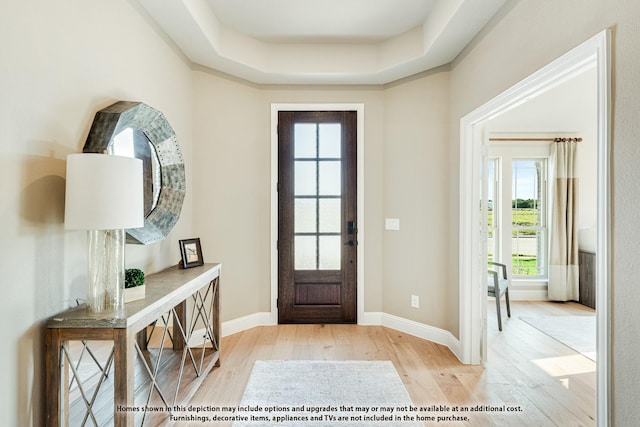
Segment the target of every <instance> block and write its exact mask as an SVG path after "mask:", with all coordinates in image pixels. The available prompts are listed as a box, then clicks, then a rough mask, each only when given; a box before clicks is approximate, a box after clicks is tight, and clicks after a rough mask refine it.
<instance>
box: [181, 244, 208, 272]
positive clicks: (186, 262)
mask: <svg viewBox="0 0 640 427" xmlns="http://www.w3.org/2000/svg"><path fill="white" fill-rule="evenodd" d="M180 254H181V255H182V268H190V267H196V266H198V265H202V264H204V260H203V259H202V247H201V246H200V239H198V238H196V239H185V240H180Z"/></svg>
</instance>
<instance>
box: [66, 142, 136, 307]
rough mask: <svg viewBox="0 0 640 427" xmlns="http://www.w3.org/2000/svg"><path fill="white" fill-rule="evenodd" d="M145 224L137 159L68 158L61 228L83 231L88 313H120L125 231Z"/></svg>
mask: <svg viewBox="0 0 640 427" xmlns="http://www.w3.org/2000/svg"><path fill="white" fill-rule="evenodd" d="M143 225H144V213H143V186H142V161H141V160H140V159H135V158H130V157H122V156H113V155H108V154H94V153H82V154H70V155H69V156H67V184H66V195H65V216H64V227H65V228H66V229H70V230H87V239H88V249H89V253H88V276H89V278H88V289H87V297H86V300H87V306H88V309H89V311H90V312H92V313H95V314H114V315H116V316H117V315H118V314H121V313H122V312H123V310H124V270H125V263H124V244H125V231H124V229H125V228H137V227H142V226H143Z"/></svg>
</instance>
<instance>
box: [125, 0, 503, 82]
mask: <svg viewBox="0 0 640 427" xmlns="http://www.w3.org/2000/svg"><path fill="white" fill-rule="evenodd" d="M137 1H138V2H139V3H140V4H141V5H142V6H143V7H144V8H145V9H146V10H147V11H148V12H149V14H150V15H151V17H152V18H153V19H154V20H155V21H156V22H157V23H158V24H159V25H160V26H161V27H162V29H163V30H164V31H165V32H166V33H167V35H168V36H169V37H170V38H171V39H172V40H173V41H174V42H175V43H176V45H177V46H178V47H179V48H180V49H181V50H182V52H183V53H184V54H185V55H186V56H187V57H188V58H189V59H190V60H191V61H192V62H193V63H195V64H199V65H202V66H204V67H208V68H212V69H215V70H219V71H222V72H224V73H228V74H232V75H234V76H237V77H240V78H243V79H246V80H249V81H252V82H255V83H259V84H385V83H389V82H392V81H394V80H398V79H401V78H403V77H407V76H410V75H413V74H416V73H419V72H422V71H425V70H428V69H432V68H435V67H438V66H441V65H444V64H448V63H449V62H451V61H452V60H453V59H454V58H455V57H456V56H457V55H458V54H459V53H460V51H461V50H462V49H463V48H464V47H465V46H466V45H467V44H468V43H469V42H470V41H471V40H472V39H473V37H475V35H476V34H477V33H478V32H479V31H480V30H481V29H482V28H483V27H484V26H485V25H486V23H487V22H488V21H489V20H490V19H491V17H492V16H493V15H495V13H496V12H497V11H498V10H499V9H500V7H501V6H502V5H503V4H504V3H505V2H506V1H507V0H162V1H158V0H137Z"/></svg>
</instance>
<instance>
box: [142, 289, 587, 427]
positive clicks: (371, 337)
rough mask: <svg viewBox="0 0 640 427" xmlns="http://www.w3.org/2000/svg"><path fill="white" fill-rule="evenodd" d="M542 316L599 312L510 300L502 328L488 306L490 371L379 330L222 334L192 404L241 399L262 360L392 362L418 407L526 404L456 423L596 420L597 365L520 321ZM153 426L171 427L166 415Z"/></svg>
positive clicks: (311, 328)
mask: <svg viewBox="0 0 640 427" xmlns="http://www.w3.org/2000/svg"><path fill="white" fill-rule="evenodd" d="M492 306H494V304H493V300H491V301H490V304H489V307H492ZM503 306H504V303H503ZM493 310H495V307H493ZM503 312H506V310H503ZM535 315H594V311H593V310H591V309H588V308H586V307H583V306H581V305H579V304H575V303H564V304H559V303H542V302H512V317H511V318H510V319H508V320H505V321H504V322H503V332H498V328H497V320H496V316H495V311H492V312H490V313H489V314H488V323H489V325H488V328H489V329H488V331H489V352H488V361H487V363H486V365H485V366H484V367H483V366H469V365H463V364H461V363H460V362H459V361H458V360H457V358H456V357H455V356H454V355H453V354H452V353H451V352H450V351H449V349H447V348H446V347H443V346H441V345H437V344H434V343H432V342H429V341H425V340H422V339H419V338H416V337H414V336H411V335H408V334H404V333H401V332H398V331H395V330H393V329H389V328H385V327H382V326H358V325H279V326H266V327H258V328H253V329H250V330H247V331H244V332H241V333H237V334H234V335H230V336H227V337H225V338H223V339H222V343H221V344H222V359H221V367H220V368H216V369H214V371H213V372H211V373H210V374H209V376H208V378H207V379H206V381H205V382H204V383H203V385H202V386H201V388H200V390H199V391H198V393H197V394H196V395H195V397H194V399H193V400H192V402H191V403H192V404H194V405H212V406H228V405H231V406H236V405H238V404H239V403H240V400H241V398H242V394H243V392H244V389H245V386H246V384H247V381H248V379H249V376H250V373H251V369H252V367H253V364H254V362H255V361H256V360H294V359H307V360H391V361H392V362H393V364H394V366H395V368H396V370H397V371H398V374H399V375H400V377H401V378H402V381H403V382H404V384H405V387H406V389H407V391H408V393H409V395H410V396H411V398H412V400H413V403H414V405H416V406H430V405H434V404H442V405H447V406H456V405H457V406H466V407H475V406H477V405H489V406H491V407H494V408H495V407H499V408H502V407H503V405H506V406H510V407H520V408H521V409H522V411H521V412H514V413H507V412H495V411H493V412H486V411H485V412H469V413H467V414H469V417H470V419H471V421H470V422H468V423H464V422H456V423H452V424H450V425H454V426H463V425H464V426H535V427H545V426H593V425H595V421H594V420H595V377H596V375H595V363H594V362H592V361H591V360H589V359H587V358H585V357H584V356H582V355H580V354H578V353H576V352H574V351H573V350H571V349H569V348H568V347H565V346H564V345H562V344H560V343H558V342H557V341H555V340H554V339H552V338H550V337H548V336H546V335H544V334H543V333H541V332H539V331H538V330H536V329H534V328H533V327H531V326H529V325H528V324H526V323H524V322H523V321H521V320H520V319H519V317H520V316H535ZM432 415H433V413H432ZM153 424H154V425H163V426H164V425H171V424H170V423H168V422H166V420H165V421H162V422H158V423H153ZM176 425H180V426H185V425H192V426H198V425H202V423H193V424H186V423H184V422H182V423H180V424H176ZM215 425H216V426H223V425H230V423H229V424H215ZM431 425H433V423H432V424H431ZM437 425H438V426H446V425H447V424H446V423H438V424H437Z"/></svg>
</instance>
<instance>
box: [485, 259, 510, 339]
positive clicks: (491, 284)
mask: <svg viewBox="0 0 640 427" xmlns="http://www.w3.org/2000/svg"><path fill="white" fill-rule="evenodd" d="M489 264H490V265H493V266H495V267H499V268H496V269H495V270H494V269H491V268H489V277H488V281H487V293H488V295H489V296H490V297H495V298H496V313H497V314H498V329H499V330H500V331H502V315H501V314H500V298H502V295H504V296H505V300H506V301H507V316H508V317H511V307H510V306H509V284H510V280H509V276H508V275H507V266H506V265H505V264H501V263H499V262H492V261H489ZM496 270H502V277H499V276H500V274H499V272H498V271H496Z"/></svg>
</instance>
